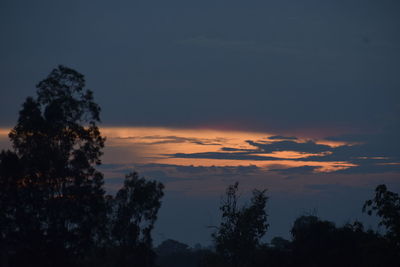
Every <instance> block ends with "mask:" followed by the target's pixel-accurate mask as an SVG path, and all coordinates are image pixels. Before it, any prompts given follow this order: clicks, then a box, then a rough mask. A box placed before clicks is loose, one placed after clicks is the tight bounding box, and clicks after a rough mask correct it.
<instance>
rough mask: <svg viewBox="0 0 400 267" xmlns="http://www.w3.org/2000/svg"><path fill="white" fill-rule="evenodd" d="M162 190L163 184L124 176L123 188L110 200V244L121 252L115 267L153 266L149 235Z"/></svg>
mask: <svg viewBox="0 0 400 267" xmlns="http://www.w3.org/2000/svg"><path fill="white" fill-rule="evenodd" d="M163 189H164V185H163V184H161V183H158V182H156V181H147V180H146V179H144V178H140V177H139V176H138V174H137V173H136V172H133V173H130V174H128V175H127V176H126V178H125V182H124V186H123V187H122V188H121V189H120V190H119V191H118V193H117V195H116V196H115V198H113V199H111V202H112V203H111V218H110V220H111V229H110V231H111V240H112V243H113V246H115V247H116V248H118V249H119V251H120V252H121V253H120V255H119V262H118V266H131V265H132V264H136V265H137V266H143V267H146V266H152V265H153V264H154V252H153V251H152V250H151V248H152V238H151V231H152V230H153V228H154V223H155V221H156V219H157V213H158V210H159V208H160V206H161V198H162V196H163V195H164V193H163Z"/></svg>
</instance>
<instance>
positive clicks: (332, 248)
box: [291, 216, 398, 266]
mask: <svg viewBox="0 0 400 267" xmlns="http://www.w3.org/2000/svg"><path fill="white" fill-rule="evenodd" d="M291 233H292V236H293V241H292V245H291V247H292V255H293V262H292V264H293V265H294V266H398V262H397V260H396V259H397V256H396V254H395V252H394V250H393V248H391V246H390V244H389V243H388V242H387V241H386V240H385V239H383V238H382V237H381V236H379V235H378V234H376V233H374V232H373V231H368V232H365V231H364V229H363V226H362V224H361V223H360V222H355V223H353V224H346V225H344V226H343V227H339V228H337V227H336V226H335V224H334V223H332V222H329V221H324V220H320V219H319V218H318V217H316V216H301V217H299V218H297V219H296V221H295V222H294V225H293V228H292V230H291Z"/></svg>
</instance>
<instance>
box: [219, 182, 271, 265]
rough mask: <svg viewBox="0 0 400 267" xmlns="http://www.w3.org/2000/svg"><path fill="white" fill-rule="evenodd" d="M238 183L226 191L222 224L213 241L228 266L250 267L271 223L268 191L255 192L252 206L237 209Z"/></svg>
mask: <svg viewBox="0 0 400 267" xmlns="http://www.w3.org/2000/svg"><path fill="white" fill-rule="evenodd" d="M238 186H239V184H238V183H235V184H234V185H231V186H229V187H228V188H227V190H226V198H225V199H224V200H223V202H222V206H221V207H220V210H221V212H222V222H221V224H220V226H219V227H218V230H217V232H216V233H214V234H213V236H212V237H213V239H214V242H215V246H216V251H217V253H218V254H219V255H220V256H221V257H222V258H223V259H224V261H225V262H226V263H227V264H228V265H229V266H248V265H249V262H251V260H252V254H254V253H255V251H256V249H257V248H258V247H259V245H260V239H261V238H262V237H263V236H264V235H265V233H266V231H267V229H268V226H269V224H268V223H267V213H266V211H265V207H266V204H267V200H268V197H267V196H266V195H265V193H266V191H265V190H263V191H259V190H254V191H253V196H252V198H251V201H250V205H248V206H243V207H241V208H240V207H238V195H237V191H238Z"/></svg>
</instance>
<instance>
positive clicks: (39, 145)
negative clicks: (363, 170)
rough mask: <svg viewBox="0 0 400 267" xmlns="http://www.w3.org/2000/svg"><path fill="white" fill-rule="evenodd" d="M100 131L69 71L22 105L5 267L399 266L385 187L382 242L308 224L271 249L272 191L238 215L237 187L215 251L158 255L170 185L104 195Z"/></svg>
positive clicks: (7, 188)
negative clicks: (155, 238) (156, 242)
mask: <svg viewBox="0 0 400 267" xmlns="http://www.w3.org/2000/svg"><path fill="white" fill-rule="evenodd" d="M98 122H100V107H99V106H98V105H97V104H96V103H95V102H94V100H93V93H92V92H91V91H90V90H87V89H86V88H85V79H84V76H83V75H82V74H80V73H78V72H77V71H75V70H73V69H70V68H67V67H64V66H59V67H58V68H56V69H54V70H53V71H52V72H51V73H50V74H49V75H48V77H47V78H46V79H44V80H43V81H41V82H40V83H39V84H38V85H37V95H36V97H28V98H27V99H26V101H25V102H24V103H23V106H22V109H21V111H20V113H19V118H18V122H17V124H16V126H15V127H14V128H13V129H12V130H11V132H10V134H9V137H10V140H11V143H12V149H10V150H5V151H4V150H3V151H1V152H0V265H1V266H5V267H8V266H43V267H50V266H99V267H102V266H103V267H106V266H122V267H123V266H139V267H148V266H160V267H163V266H234V267H235V266H236V267H239V266H240V267H242V266H249V267H250V266H399V265H398V262H399V261H398V260H399V251H400V239H399V237H400V223H399V222H400V199H399V196H398V195H397V194H396V193H393V192H390V191H388V190H387V188H386V187H385V186H384V185H382V186H378V187H377V189H376V192H375V193H376V194H375V197H374V198H373V199H371V200H368V201H367V202H366V203H365V205H364V210H365V211H366V212H368V213H369V214H371V213H372V212H376V214H377V215H378V216H380V217H381V218H382V221H381V224H382V225H384V226H385V227H386V229H387V232H386V234H385V235H383V236H382V235H380V234H378V233H375V232H373V231H365V230H364V229H363V226H362V224H361V223H359V222H354V223H353V224H348V225H345V226H342V227H336V226H335V225H334V224H333V223H331V222H328V221H323V220H320V219H319V218H317V217H314V216H303V217H300V218H298V219H297V220H296V221H295V222H294V225H293V228H292V230H291V234H292V240H290V241H288V240H284V239H282V238H274V239H273V240H272V241H271V243H270V244H265V243H263V242H262V237H263V236H264V235H265V234H266V233H267V231H268V227H269V224H268V215H267V213H266V209H265V208H266V205H267V202H268V197H267V196H266V191H260V190H254V191H253V195H252V198H251V200H250V202H249V204H248V205H245V206H240V205H239V203H238V197H237V190H238V184H237V183H236V184H234V185H232V186H229V187H228V189H227V191H226V197H225V198H224V201H223V202H222V203H221V207H220V210H221V224H220V225H217V226H215V229H216V230H215V232H214V234H213V235H212V239H213V244H214V247H213V248H211V249H210V248H209V249H204V248H197V249H195V250H193V249H189V248H188V246H186V245H185V244H182V243H179V242H177V241H173V240H168V241H166V242H164V243H162V244H161V245H160V246H158V247H157V248H156V249H153V242H152V237H151V233H152V230H153V228H154V223H155V222H156V220H157V214H158V210H159V209H160V207H161V199H162V197H163V194H164V193H163V189H164V186H163V185H162V184H161V183H159V182H156V181H151V180H147V179H144V178H141V177H139V175H138V174H137V173H129V174H127V175H126V177H125V181H124V184H123V185H122V187H121V189H120V190H119V191H118V192H117V193H116V195H115V196H111V195H107V194H106V192H105V190H104V178H103V174H102V173H101V172H99V171H98V170H96V165H99V164H101V159H100V158H101V155H102V149H103V147H104V143H105V138H104V137H102V136H101V133H100V131H99V129H98V127H97V123H98Z"/></svg>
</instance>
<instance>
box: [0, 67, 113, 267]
mask: <svg viewBox="0 0 400 267" xmlns="http://www.w3.org/2000/svg"><path fill="white" fill-rule="evenodd" d="M99 112H100V107H99V106H98V105H97V104H96V103H95V102H94V101H93V94H92V92H91V91H90V90H86V89H85V80H84V77H83V75H81V74H80V73H78V72H76V71H75V70H72V69H70V68H67V67H63V66H59V67H58V68H56V69H54V70H53V71H52V72H51V73H50V75H49V76H48V77H47V78H46V79H45V80H43V81H41V82H40V83H39V84H38V85H37V97H36V98H32V97H28V98H27V99H26V101H25V103H24V104H23V107H22V110H21V111H20V113H19V119H18V123H17V125H16V126H15V127H14V128H13V129H12V131H11V132H10V134H9V137H10V139H11V141H12V144H13V150H14V151H13V152H11V151H8V152H5V153H2V156H1V159H0V160H1V165H2V168H1V173H0V180H1V183H2V184H4V183H5V184H7V185H6V186H5V187H2V188H1V189H0V190H1V193H0V195H1V196H2V197H1V202H2V203H1V205H2V207H4V209H3V210H2V213H3V214H2V215H3V216H2V217H6V218H8V219H11V220H12V221H13V223H14V225H13V226H12V227H11V228H10V227H9V228H8V229H2V236H6V239H8V240H9V239H10V238H11V239H12V240H14V241H16V240H18V241H16V242H18V246H14V248H12V251H14V252H16V253H17V255H30V256H31V257H18V260H20V259H22V258H27V259H30V260H32V258H37V257H38V258H41V259H42V260H43V261H44V262H42V264H45V262H48V263H49V264H50V263H51V262H59V258H60V257H61V258H67V259H68V258H70V257H80V256H82V255H83V253H84V252H85V251H87V250H88V249H89V248H90V247H91V246H92V245H93V244H94V243H95V242H96V239H98V238H99V236H98V233H99V232H98V229H97V227H96V226H97V225H98V224H97V221H98V219H99V216H103V215H104V211H105V210H104V190H103V189H102V185H103V176H102V174H101V173H100V172H98V171H96V169H95V168H94V166H95V165H96V164H99V163H100V156H101V154H102V152H101V149H102V148H103V146H104V138H103V137H102V136H101V135H100V132H99V129H98V127H97V126H96V122H99V120H100V119H99ZM9 161H13V164H8V163H6V162H9ZM16 165H17V166H18V170H15V171H13V170H11V169H10V168H15V166H16ZM8 189H10V190H11V191H12V192H13V194H12V195H11V193H10V191H8ZM6 190H7V191H6ZM11 225H12V224H11ZM8 237H9V238H8ZM41 254H42V255H41ZM30 264H32V262H30Z"/></svg>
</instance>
